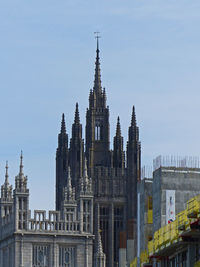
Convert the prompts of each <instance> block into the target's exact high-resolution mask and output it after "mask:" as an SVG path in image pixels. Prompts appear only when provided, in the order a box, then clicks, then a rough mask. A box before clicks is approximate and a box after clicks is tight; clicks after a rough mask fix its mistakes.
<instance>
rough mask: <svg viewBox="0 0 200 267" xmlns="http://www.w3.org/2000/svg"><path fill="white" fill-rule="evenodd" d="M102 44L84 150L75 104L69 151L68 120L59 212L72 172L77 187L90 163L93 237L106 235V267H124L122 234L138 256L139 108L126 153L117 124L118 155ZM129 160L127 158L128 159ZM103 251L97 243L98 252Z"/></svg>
mask: <svg viewBox="0 0 200 267" xmlns="http://www.w3.org/2000/svg"><path fill="white" fill-rule="evenodd" d="M99 52H100V51H99V43H98V38H97V50H96V62H95V75H94V86H93V89H91V90H90V93H89V107H88V108H87V111H86V128H85V129H86V140H85V150H84V142H83V139H82V125H81V123H80V118H79V111H78V104H76V110H75V117H74V123H73V125H72V136H71V140H70V144H69V146H68V134H67V133H66V128H65V121H64V115H63V118H62V124H61V132H60V134H59V136H58V149H57V154H56V210H58V211H59V210H60V207H61V203H62V198H61V197H62V196H61V193H60V192H62V190H63V187H64V186H65V184H66V183H67V179H66V172H67V168H68V166H70V168H71V170H72V184H73V185H74V186H76V184H77V182H78V179H79V177H81V176H82V175H83V172H84V170H83V169H84V168H83V163H84V162H85V161H87V167H88V173H89V176H90V177H91V180H92V184H93V189H94V217H93V224H94V234H95V236H96V240H97V236H98V232H99V231H100V232H101V238H102V245H103V246H102V250H103V252H104V253H105V254H106V266H107V267H115V266H119V265H118V264H119V248H120V233H121V232H125V233H126V241H127V244H128V247H129V248H130V253H128V254H130V259H129V255H126V256H127V259H128V262H129V261H130V260H131V259H132V257H133V254H134V253H135V252H136V229H137V227H136V222H137V182H138V181H139V180H140V154H141V153H140V142H139V129H138V127H137V124H136V116H135V108H134V107H133V110H132V118H131V125H130V127H129V130H128V142H127V149H126V152H125V151H124V147H123V137H122V136H121V126H120V119H119V117H118V118H117V125H116V135H115V137H114V140H113V150H111V149H110V123H109V107H108V106H107V104H106V100H107V99H106V90H105V88H102V85H101V71H100V57H99ZM125 155H126V156H125ZM97 250H98V245H97V242H96V241H95V242H94V252H95V251H97Z"/></svg>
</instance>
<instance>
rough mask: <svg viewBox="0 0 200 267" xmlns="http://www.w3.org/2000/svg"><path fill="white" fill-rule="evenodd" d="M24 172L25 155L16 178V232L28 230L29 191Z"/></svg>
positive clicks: (21, 159) (21, 157)
mask: <svg viewBox="0 0 200 267" xmlns="http://www.w3.org/2000/svg"><path fill="white" fill-rule="evenodd" d="M27 180H28V179H27V176H24V172H23V154H22V152H21V156H20V167H19V174H18V175H17V176H16V177H15V189H14V212H15V230H27V228H28V219H29V189H28V188H27Z"/></svg>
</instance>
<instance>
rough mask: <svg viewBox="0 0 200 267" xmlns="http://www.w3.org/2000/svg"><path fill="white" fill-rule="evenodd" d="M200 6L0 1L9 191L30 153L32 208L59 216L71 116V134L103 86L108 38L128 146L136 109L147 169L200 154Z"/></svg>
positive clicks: (0, 166) (132, 0)
mask: <svg viewBox="0 0 200 267" xmlns="http://www.w3.org/2000/svg"><path fill="white" fill-rule="evenodd" d="M199 13H200V1H199V0H196V1H194V0H190V1H188V0H187V1H186V0H173V1H172V0H166V1H162V0H137V1H136V0H127V1H122V0H121V1H119V0H109V1H108V0H101V1H96V0H86V1H83V0H79V1H76V0H59V1H52V0H48V1H47V0H42V1H41V0H34V1H25V0H20V1H19V0H15V1H14V0H13V1H10V0H8V1H0V92H1V101H0V122H1V131H0V140H1V141H0V182H1V184H2V183H3V181H4V173H5V169H4V166H5V162H6V160H8V161H9V174H10V181H11V182H12V183H13V184H14V176H15V175H17V173H18V165H19V155H20V150H21V149H22V150H23V151H24V165H25V167H24V169H25V173H26V174H27V175H28V179H29V188H30V193H31V199H30V201H31V203H30V204H31V208H37V209H53V208H54V197H55V194H54V191H55V190H54V188H55V151H56V147H57V134H58V132H59V131H60V120H61V114H62V112H64V113H65V115H66V124H67V131H68V133H69V135H71V124H72V121H73V117H74V109H75V103H76V102H79V106H80V115H81V122H82V123H83V127H84V126H85V111H86V108H87V106H88V95H89V90H90V88H91V87H92V86H93V77H94V60H95V49H96V43H95V39H94V35H93V32H94V31H96V30H99V31H100V32H101V37H102V38H101V40H100V56H101V68H102V84H103V86H105V87H106V92H107V96H108V105H109V106H110V125H111V144H112V138H113V135H114V132H115V127H116V120H117V116H118V115H119V116H120V119H121V126H122V133H123V136H124V139H125V142H126V140H127V128H128V125H129V123H130V116H131V109H132V105H133V104H134V105H135V107H136V114H137V122H138V125H139V127H140V139H141V143H142V162H143V164H145V165H151V164H152V160H153V159H154V158H155V157H156V156H157V155H159V154H162V155H182V156H184V155H192V156H193V155H194V156H198V155H199V154H200V153H199V152H200V142H199V139H200V116H199V114H200V104H199V102H200V75H199V73H200V53H199V48H200V16H199Z"/></svg>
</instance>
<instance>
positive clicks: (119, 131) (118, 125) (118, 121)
mask: <svg viewBox="0 0 200 267" xmlns="http://www.w3.org/2000/svg"><path fill="white" fill-rule="evenodd" d="M116 136H117V137H120V136H121V126H120V119H119V116H118V117H117V127H116Z"/></svg>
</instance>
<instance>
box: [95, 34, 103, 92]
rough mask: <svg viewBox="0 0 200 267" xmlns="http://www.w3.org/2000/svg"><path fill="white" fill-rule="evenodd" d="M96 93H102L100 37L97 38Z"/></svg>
mask: <svg viewBox="0 0 200 267" xmlns="http://www.w3.org/2000/svg"><path fill="white" fill-rule="evenodd" d="M94 91H95V92H96V93H99V92H100V93H101V92H102V88H101V69H100V60H99V36H97V50H96V62H95V75H94Z"/></svg>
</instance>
